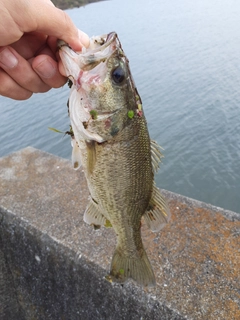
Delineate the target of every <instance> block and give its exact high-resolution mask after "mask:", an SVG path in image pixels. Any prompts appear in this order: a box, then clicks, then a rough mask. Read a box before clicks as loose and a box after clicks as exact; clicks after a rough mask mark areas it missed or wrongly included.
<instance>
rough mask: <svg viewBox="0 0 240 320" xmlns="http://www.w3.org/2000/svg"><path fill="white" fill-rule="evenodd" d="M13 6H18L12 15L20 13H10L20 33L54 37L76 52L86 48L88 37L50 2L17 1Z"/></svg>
mask: <svg viewBox="0 0 240 320" xmlns="http://www.w3.org/2000/svg"><path fill="white" fill-rule="evenodd" d="M10 2H13V1H12V0H10ZM14 5H15V6H18V8H15V9H18V10H14V13H17V12H22V14H21V15H19V14H16V15H15V14H14V13H12V14H13V15H15V17H14V20H15V22H17V24H18V26H19V28H20V29H21V31H22V32H32V31H37V32H40V33H43V34H46V35H48V36H54V37H56V38H58V39H61V40H64V41H65V42H67V43H68V44H69V45H70V46H71V47H72V48H73V49H74V50H76V51H78V50H81V48H82V46H85V47H88V45H89V37H88V36H87V35H86V34H85V33H84V32H82V31H80V30H78V29H77V27H76V26H75V25H74V23H73V21H72V20H71V18H70V17H69V16H68V15H67V13H66V12H64V11H62V10H60V9H58V8H56V7H55V6H54V5H53V3H52V2H51V1H50V0H42V1H39V0H31V1H19V2H14ZM19 10H20V11H19Z"/></svg>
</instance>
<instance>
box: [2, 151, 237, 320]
mask: <svg viewBox="0 0 240 320" xmlns="http://www.w3.org/2000/svg"><path fill="white" fill-rule="evenodd" d="M163 193H164V195H165V196H166V198H167V199H168V201H169V205H170V208H171V212H172V220H171V222H170V223H169V225H167V226H166V227H165V228H164V229H163V230H162V231H161V232H160V233H157V234H155V233H151V231H149V230H148V229H147V228H146V227H145V225H144V226H143V231H142V235H143V240H144V245H145V247H146V250H147V253H148V256H149V259H150V261H151V263H152V266H153V269H154V273H155V275H156V279H157V286H156V288H153V289H148V290H147V289H142V288H140V287H138V286H137V285H136V284H135V283H134V282H132V281H130V282H128V283H127V284H126V285H124V286H121V285H118V284H111V283H109V282H107V281H106V280H105V279H104V277H105V275H106V274H107V273H108V271H109V267H110V262H111V257H112V253H113V249H114V247H115V235H114V232H113V231H112V230H111V229H105V228H102V229H100V230H98V231H94V230H93V229H92V228H91V227H90V226H88V225H86V224H85V223H84V222H83V219H82V218H83V212H84V210H85V207H86V205H87V202H88V190H87V186H86V181H85V179H84V176H83V173H82V172H81V171H77V172H76V171H74V170H73V169H72V167H71V164H70V162H69V161H67V160H64V159H61V158H58V157H55V156H53V155H50V154H47V153H44V152H42V151H39V150H36V149H33V148H26V149H23V150H21V151H19V152H16V153H14V154H12V155H10V156H8V157H4V158H1V159H0V319H1V320H15V319H16V320H22V319H27V320H28V319H29V320H30V319H31V320H33V319H43V320H46V319H56V320H60V319H61V320H62V319H65V320H75V319H84V320H85V319H114V320H115V319H127V320H129V319H144V320H146V319H151V320H153V319H161V320H165V319H214V320H215V319H224V320H226V319H231V320H232V319H240V285H239V284H240V275H239V266H240V252H239V248H240V241H239V239H240V232H239V230H240V215H239V214H236V213H233V212H230V211H225V210H223V209H220V208H217V207H213V206H211V205H207V204H205V203H202V202H199V201H195V200H192V199H189V198H186V197H182V196H180V195H177V194H173V193H171V192H168V191H164V190H163Z"/></svg>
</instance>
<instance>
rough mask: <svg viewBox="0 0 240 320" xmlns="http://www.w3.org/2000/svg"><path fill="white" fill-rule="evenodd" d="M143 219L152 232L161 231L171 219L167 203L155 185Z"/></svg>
mask: <svg viewBox="0 0 240 320" xmlns="http://www.w3.org/2000/svg"><path fill="white" fill-rule="evenodd" d="M143 217H144V220H145V221H146V224H147V226H148V227H149V228H150V229H151V230H152V231H154V232H158V231H159V230H161V229H162V228H163V227H164V226H165V225H166V224H167V223H168V222H169V220H170V218H171V213H170V210H169V208H168V205H167V202H166V200H165V199H164V197H163V196H162V195H161V193H160V191H159V190H158V188H157V187H156V186H155V185H154V186H153V192H152V198H151V200H150V202H149V206H148V209H147V211H146V212H145V213H144V215H143Z"/></svg>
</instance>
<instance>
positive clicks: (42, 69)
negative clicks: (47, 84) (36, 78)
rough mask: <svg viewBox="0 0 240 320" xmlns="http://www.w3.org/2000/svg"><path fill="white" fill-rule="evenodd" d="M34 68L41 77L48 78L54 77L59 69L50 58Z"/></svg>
mask: <svg viewBox="0 0 240 320" xmlns="http://www.w3.org/2000/svg"><path fill="white" fill-rule="evenodd" d="M34 70H35V71H36V72H37V73H38V74H39V75H40V77H42V78H47V79H48V78H51V77H53V76H54V75H55V73H56V71H57V69H56V67H55V66H54V65H53V64H52V63H51V62H50V61H49V60H48V59H45V60H43V61H41V62H40V63H39V64H38V65H36V66H35V67H34Z"/></svg>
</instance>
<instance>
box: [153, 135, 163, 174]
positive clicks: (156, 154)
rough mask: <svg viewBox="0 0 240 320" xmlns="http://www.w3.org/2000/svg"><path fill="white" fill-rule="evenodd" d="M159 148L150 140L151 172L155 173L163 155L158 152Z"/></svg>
mask: <svg viewBox="0 0 240 320" xmlns="http://www.w3.org/2000/svg"><path fill="white" fill-rule="evenodd" d="M160 148H161V147H160V146H159V145H158V144H157V142H156V141H154V140H151V158H152V167H153V171H154V172H157V171H158V168H159V163H160V162H161V158H163V154H162V153H161V151H160Z"/></svg>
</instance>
